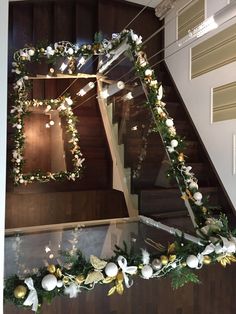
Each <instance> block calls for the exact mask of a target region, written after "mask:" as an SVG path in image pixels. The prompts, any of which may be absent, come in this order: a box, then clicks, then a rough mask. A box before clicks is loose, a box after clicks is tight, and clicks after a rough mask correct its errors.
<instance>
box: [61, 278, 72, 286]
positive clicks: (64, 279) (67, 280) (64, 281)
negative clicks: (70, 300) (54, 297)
mask: <svg viewBox="0 0 236 314" xmlns="http://www.w3.org/2000/svg"><path fill="white" fill-rule="evenodd" d="M62 281H63V283H64V284H65V285H66V284H68V282H69V281H70V279H69V277H67V276H65V277H63V279H62Z"/></svg>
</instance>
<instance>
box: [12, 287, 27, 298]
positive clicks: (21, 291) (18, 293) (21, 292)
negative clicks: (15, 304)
mask: <svg viewBox="0 0 236 314" xmlns="http://www.w3.org/2000/svg"><path fill="white" fill-rule="evenodd" d="M26 293H27V288H26V286H23V285H19V286H17V287H16V288H15V290H14V297H15V298H17V299H23V298H24V297H25V295H26Z"/></svg>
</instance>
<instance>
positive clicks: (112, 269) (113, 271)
mask: <svg viewBox="0 0 236 314" xmlns="http://www.w3.org/2000/svg"><path fill="white" fill-rule="evenodd" d="M105 274H106V275H107V276H108V277H115V276H116V275H117V274H118V267H117V265H116V264H115V263H112V262H110V263H108V264H107V265H106V267H105Z"/></svg>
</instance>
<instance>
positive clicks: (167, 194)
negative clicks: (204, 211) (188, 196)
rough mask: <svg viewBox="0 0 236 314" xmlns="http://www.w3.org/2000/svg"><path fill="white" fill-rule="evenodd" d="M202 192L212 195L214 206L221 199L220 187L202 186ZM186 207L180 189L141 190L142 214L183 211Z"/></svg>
mask: <svg viewBox="0 0 236 314" xmlns="http://www.w3.org/2000/svg"><path fill="white" fill-rule="evenodd" d="M200 192H201V193H202V194H203V196H204V195H210V203H211V204H212V205H213V206H214V205H216V204H217V202H218V201H219V199H218V188H217V187H206V188H201V189H200ZM184 209H185V205H184V201H183V200H182V199H181V194H180V191H179V189H177V188H176V189H173V188H172V189H148V190H141V191H140V196H139V211H140V213H141V214H144V215H145V214H149V215H150V214H154V213H163V212H174V211H182V210H184Z"/></svg>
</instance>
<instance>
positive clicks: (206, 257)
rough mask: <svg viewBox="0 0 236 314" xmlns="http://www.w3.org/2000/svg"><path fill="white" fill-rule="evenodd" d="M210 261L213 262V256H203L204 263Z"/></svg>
mask: <svg viewBox="0 0 236 314" xmlns="http://www.w3.org/2000/svg"><path fill="white" fill-rule="evenodd" d="M210 263H211V257H210V256H208V255H205V256H204V257H203V264H205V265H209V264H210Z"/></svg>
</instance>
